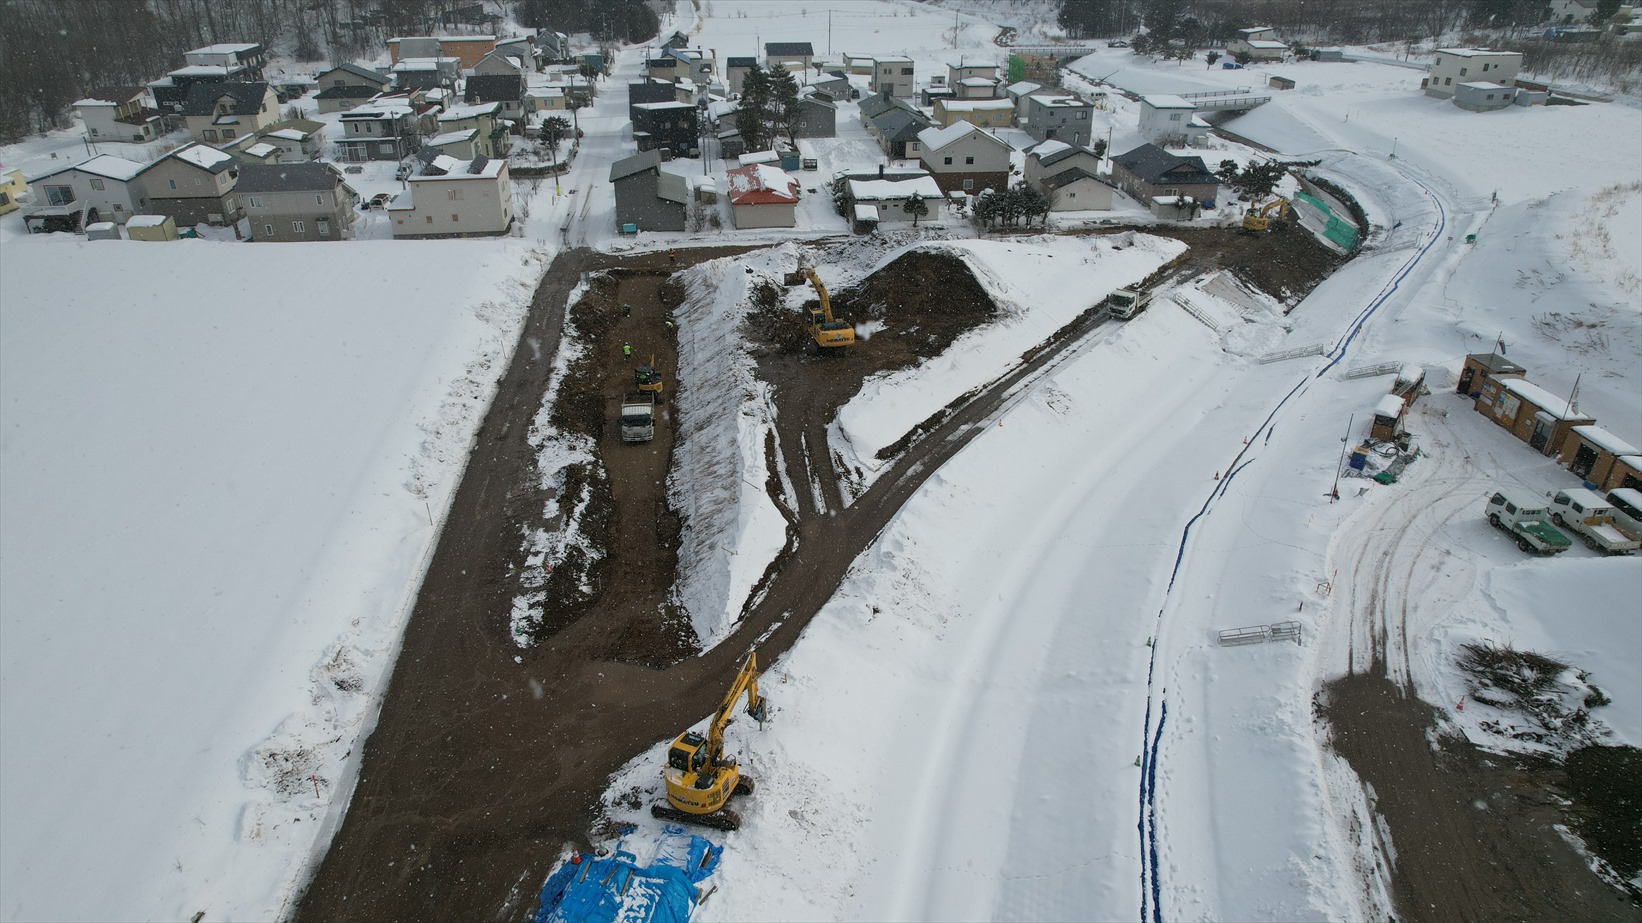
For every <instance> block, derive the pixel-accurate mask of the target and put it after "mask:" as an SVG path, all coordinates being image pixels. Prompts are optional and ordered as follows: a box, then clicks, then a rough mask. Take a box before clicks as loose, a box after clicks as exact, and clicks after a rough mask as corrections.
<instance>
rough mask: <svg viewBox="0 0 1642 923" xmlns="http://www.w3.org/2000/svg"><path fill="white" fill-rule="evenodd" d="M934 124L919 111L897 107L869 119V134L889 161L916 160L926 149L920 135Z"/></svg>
mask: <svg viewBox="0 0 1642 923" xmlns="http://www.w3.org/2000/svg"><path fill="white" fill-rule="evenodd" d="M933 124H934V123H933V122H931V121H930V120H929V119H928V118H927V117H925V116H924V114H923V113H922V112H919V111H918V110H917V109H913V108H911V107H907V108H899V107H897V108H892V109H885V110H883V111H882V112H880V113H879V114H878V115H876V116H873V117H872V118H871V119H868V120H867V134H869V135H871V136H872V137H873V138H874V139H875V140H876V141H877V142H878V146H879V147H880V148H882V149H883V151H884V154H885V156H887V157H889V159H891V160H909V159H916V158H917V157H918V156H919V155H920V154H921V153H923V149H924V145H923V142H922V141H919V140H918V133H919V132H921V131H923V130H924V129H926V128H929V127H930V126H931V125H933Z"/></svg>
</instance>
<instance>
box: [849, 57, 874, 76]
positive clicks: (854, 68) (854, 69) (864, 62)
mask: <svg viewBox="0 0 1642 923" xmlns="http://www.w3.org/2000/svg"><path fill="white" fill-rule="evenodd" d="M844 72H845V73H847V74H871V73H872V55H870V54H851V53H850V52H848V51H846V52H844Z"/></svg>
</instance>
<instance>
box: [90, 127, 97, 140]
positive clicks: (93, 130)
mask: <svg viewBox="0 0 1642 923" xmlns="http://www.w3.org/2000/svg"><path fill="white" fill-rule="evenodd" d="M91 136H92V137H93V138H95V137H97V129H95V128H93V129H92V130H91Z"/></svg>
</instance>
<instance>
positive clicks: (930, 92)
mask: <svg viewBox="0 0 1642 923" xmlns="http://www.w3.org/2000/svg"><path fill="white" fill-rule="evenodd" d="M957 98H958V94H956V93H954V92H952V88H951V87H948V86H927V87H924V88H923V89H921V90H919V91H918V99H919V102H920V103H921V104H922V105H923V106H924V107H926V108H930V109H933V108H934V107H935V104H936V103H938V102H940V101H941V100H943V99H957Z"/></svg>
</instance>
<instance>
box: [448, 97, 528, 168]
mask: <svg viewBox="0 0 1642 923" xmlns="http://www.w3.org/2000/svg"><path fill="white" fill-rule="evenodd" d="M501 113H502V105H501V103H473V104H470V105H464V106H452V107H451V108H450V109H448V110H446V111H444V112H441V113H439V132H440V134H448V133H450V132H458V131H468V130H470V129H471V130H473V131H474V132H475V136H474V150H475V153H474V156H475V157H478V156H484V157H506V156H507V152H508V150H509V149H510V147H511V139H510V138H509V137H508V132H507V126H505V125H503V124H502V119H501ZM469 159H472V158H469Z"/></svg>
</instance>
